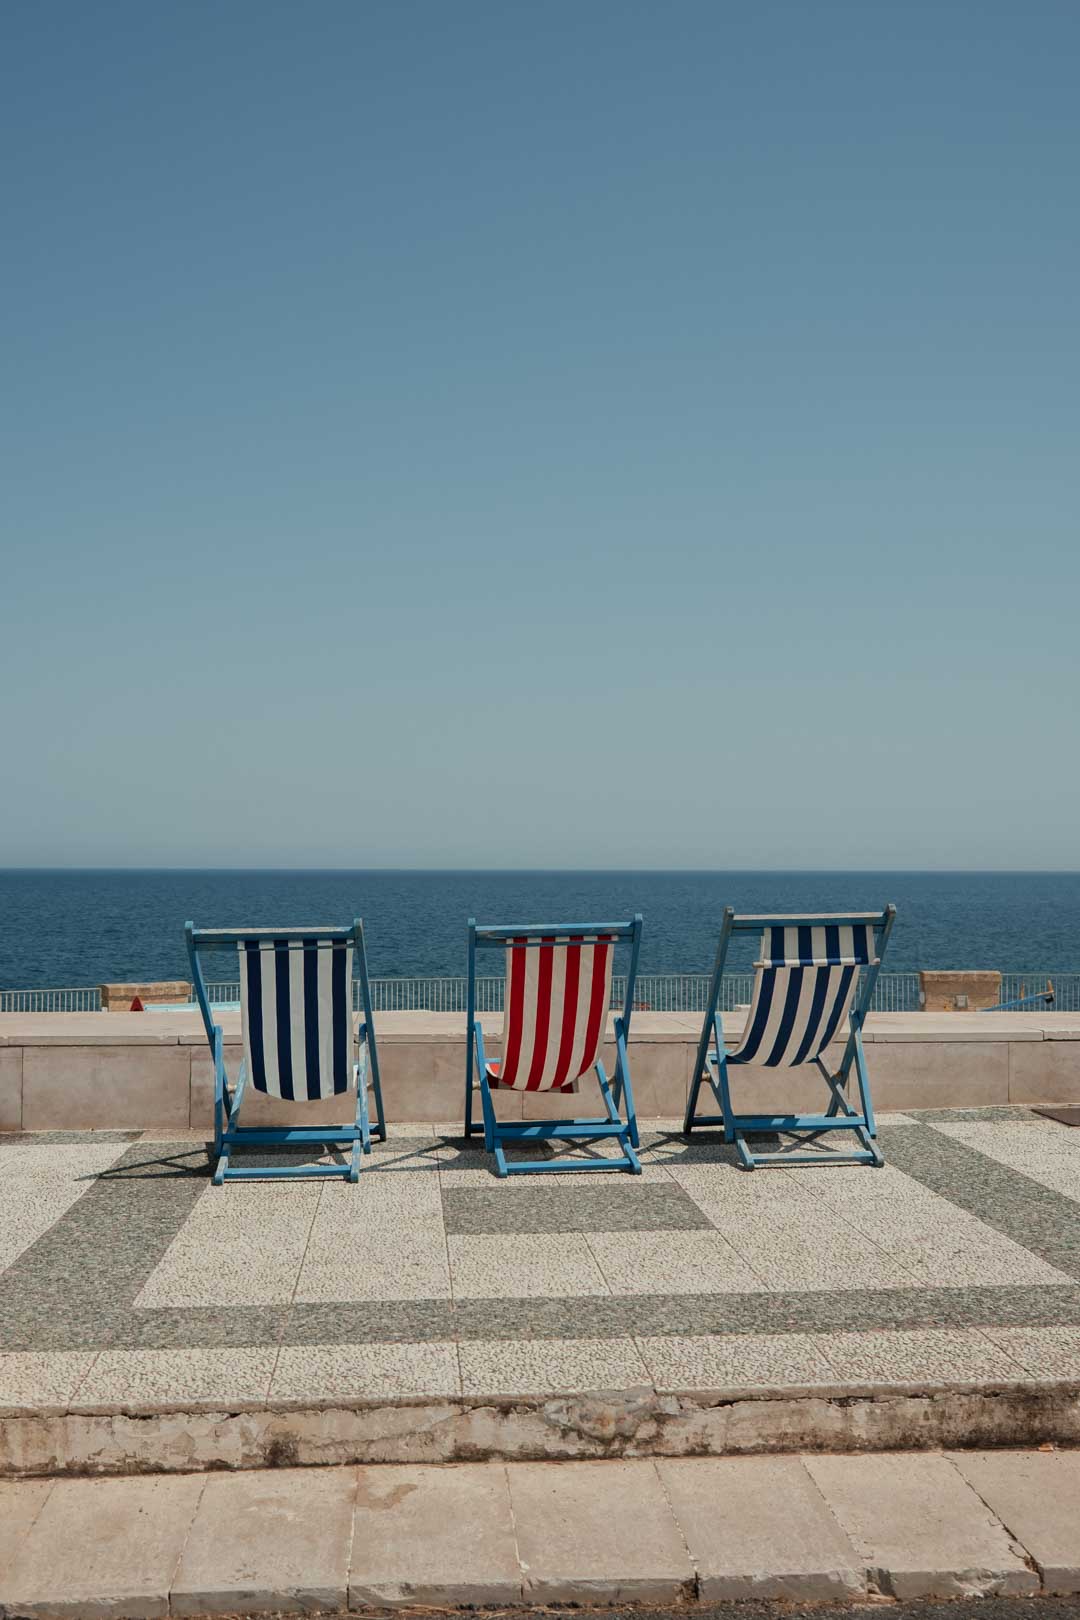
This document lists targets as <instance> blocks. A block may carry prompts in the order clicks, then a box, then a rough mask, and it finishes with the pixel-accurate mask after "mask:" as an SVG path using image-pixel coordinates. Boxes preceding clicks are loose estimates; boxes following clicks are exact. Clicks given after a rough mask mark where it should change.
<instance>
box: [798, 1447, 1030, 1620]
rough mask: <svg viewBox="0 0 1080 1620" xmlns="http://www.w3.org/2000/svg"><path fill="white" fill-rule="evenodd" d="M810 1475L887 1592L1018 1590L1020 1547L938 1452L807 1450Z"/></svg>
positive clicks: (1023, 1587)
mask: <svg viewBox="0 0 1080 1620" xmlns="http://www.w3.org/2000/svg"><path fill="white" fill-rule="evenodd" d="M804 1460H805V1464H806V1467H807V1469H808V1470H809V1473H810V1476H811V1478H812V1479H813V1480H814V1481H815V1482H816V1484H817V1485H818V1487H819V1488H820V1490H821V1492H822V1495H823V1496H824V1498H825V1500H826V1502H827V1503H828V1505H829V1507H830V1508H831V1510H832V1512H833V1513H834V1514H835V1516H836V1518H837V1520H838V1521H839V1523H840V1525H841V1526H842V1528H843V1529H844V1530H845V1531H846V1533H847V1535H848V1536H849V1537H850V1539H851V1541H852V1543H853V1544H854V1546H855V1548H856V1549H857V1551H858V1553H859V1556H860V1558H861V1559H862V1560H864V1562H865V1563H866V1565H867V1568H868V1570H869V1572H870V1578H871V1581H872V1583H873V1584H875V1585H876V1586H877V1587H878V1588H879V1589H880V1590H881V1592H882V1593H883V1594H884V1595H886V1596H887V1597H895V1598H903V1599H908V1598H931V1597H980V1596H989V1595H991V1594H1003V1595H1015V1596H1021V1595H1023V1594H1024V1593H1027V1592H1037V1591H1038V1590H1039V1586H1040V1582H1039V1577H1038V1575H1037V1574H1036V1573H1035V1571H1034V1570H1032V1569H1030V1568H1029V1567H1028V1565H1027V1562H1026V1561H1025V1558H1024V1555H1023V1552H1022V1550H1021V1549H1020V1548H1018V1547H1017V1546H1016V1544H1015V1543H1014V1542H1013V1540H1012V1538H1011V1537H1010V1536H1009V1534H1008V1533H1007V1531H1006V1530H1005V1529H1004V1528H1003V1526H1002V1525H1001V1524H1000V1523H999V1522H998V1521H997V1520H996V1519H995V1518H994V1516H993V1514H992V1513H990V1512H989V1510H988V1509H987V1508H986V1506H985V1504H984V1503H983V1502H982V1501H981V1500H980V1498H979V1497H978V1496H977V1495H976V1493H975V1492H974V1491H973V1490H972V1489H971V1487H970V1485H968V1484H967V1482H966V1481H965V1480H964V1479H962V1478H961V1477H960V1475H959V1474H958V1473H957V1471H956V1469H955V1468H954V1467H953V1465H952V1463H951V1462H949V1460H948V1458H946V1457H944V1456H941V1455H939V1454H929V1455H927V1454H917V1453H911V1452H905V1453H904V1454H903V1455H896V1454H895V1453H894V1454H886V1455H878V1456H870V1457H835V1456H812V1457H806V1458H805V1459H804Z"/></svg>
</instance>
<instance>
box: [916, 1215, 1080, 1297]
mask: <svg viewBox="0 0 1080 1620" xmlns="http://www.w3.org/2000/svg"><path fill="white" fill-rule="evenodd" d="M985 1231H986V1232H987V1234H988V1235H986V1236H979V1237H975V1238H970V1237H964V1236H961V1237H952V1236H950V1235H949V1233H948V1232H947V1231H945V1232H942V1233H941V1235H940V1237H939V1238H938V1239H937V1241H934V1240H931V1239H926V1240H925V1241H923V1242H922V1243H921V1244H920V1246H919V1247H918V1248H917V1249H915V1248H909V1249H907V1250H905V1251H903V1252H902V1253H900V1254H898V1255H897V1259H898V1260H899V1262H900V1264H901V1265H902V1266H903V1267H904V1270H905V1271H907V1272H908V1273H909V1274H910V1276H911V1277H912V1278H914V1279H915V1281H916V1282H920V1283H924V1284H926V1285H927V1286H928V1287H931V1288H979V1287H982V1288H994V1287H997V1286H999V1285H1002V1286H1003V1285H1005V1284H1009V1285H1012V1286H1023V1285H1031V1284H1043V1285H1047V1284H1057V1283H1071V1282H1074V1281H1075V1278H1073V1277H1071V1276H1069V1274H1068V1273H1067V1272H1064V1271H1058V1270H1057V1268H1056V1267H1055V1266H1052V1265H1050V1264H1049V1262H1048V1261H1046V1260H1042V1259H1040V1258H1039V1256H1038V1255H1035V1254H1031V1253H1030V1252H1029V1251H1028V1250H1027V1249H1023V1248H1021V1247H1020V1245H1019V1243H1013V1242H1012V1240H1011V1239H1010V1238H1007V1237H1005V1236H1004V1235H1002V1234H1001V1233H997V1232H991V1231H990V1229H989V1228H986V1229H985Z"/></svg>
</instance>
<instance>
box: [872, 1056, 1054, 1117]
mask: <svg viewBox="0 0 1080 1620" xmlns="http://www.w3.org/2000/svg"><path fill="white" fill-rule="evenodd" d="M1038 1044H1039V1045H1040V1046H1041V1045H1042V1044H1043V1043H1042V1042H1039V1043H1038ZM1009 1053H1010V1047H1009V1044H1008V1043H1007V1042H1005V1041H972V1042H967V1041H905V1042H900V1041H895V1040H889V1041H876V1042H875V1043H874V1045H873V1047H871V1048H869V1049H868V1051H867V1054H866V1063H867V1069H868V1071H869V1074H870V1085H871V1089H872V1091H873V1097H874V1104H875V1106H876V1107H878V1108H889V1109H905V1108H990V1107H992V1106H995V1105H998V1104H1001V1103H1007V1102H1008V1101H1009Z"/></svg>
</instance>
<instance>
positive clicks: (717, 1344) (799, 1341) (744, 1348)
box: [636, 1333, 837, 1393]
mask: <svg viewBox="0 0 1080 1620" xmlns="http://www.w3.org/2000/svg"><path fill="white" fill-rule="evenodd" d="M636 1343H637V1347H638V1349H639V1350H640V1352H641V1358H642V1360H643V1361H644V1363H645V1366H646V1367H647V1368H648V1370H649V1372H650V1374H651V1375H652V1379H653V1382H654V1384H655V1385H656V1388H657V1390H658V1391H660V1392H661V1393H665V1392H673V1393H678V1392H682V1391H686V1390H724V1389H745V1388H755V1389H758V1388H760V1389H783V1388H791V1387H802V1386H804V1385H816V1384H835V1383H836V1382H837V1377H836V1373H835V1372H834V1371H833V1368H832V1367H831V1366H830V1365H829V1363H828V1362H827V1361H826V1360H825V1357H824V1356H823V1355H822V1354H821V1351H820V1349H819V1347H818V1345H817V1343H816V1341H815V1339H814V1338H813V1336H812V1335H811V1334H809V1333H775V1334H762V1333H724V1334H708V1335H702V1336H700V1337H692V1338H680V1337H678V1336H676V1335H670V1336H667V1335H664V1336H657V1337H648V1338H639V1339H637V1341H636Z"/></svg>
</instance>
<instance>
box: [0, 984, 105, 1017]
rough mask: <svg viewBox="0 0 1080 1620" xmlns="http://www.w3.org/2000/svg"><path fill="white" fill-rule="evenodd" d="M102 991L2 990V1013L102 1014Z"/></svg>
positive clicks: (0, 1003)
mask: <svg viewBox="0 0 1080 1620" xmlns="http://www.w3.org/2000/svg"><path fill="white" fill-rule="evenodd" d="M100 1011H101V991H100V990H99V989H98V988H97V986H96V985H95V986H94V987H93V988H92V989H87V988H85V987H83V988H77V989H74V990H0V1012H16V1013H60V1012H100Z"/></svg>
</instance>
